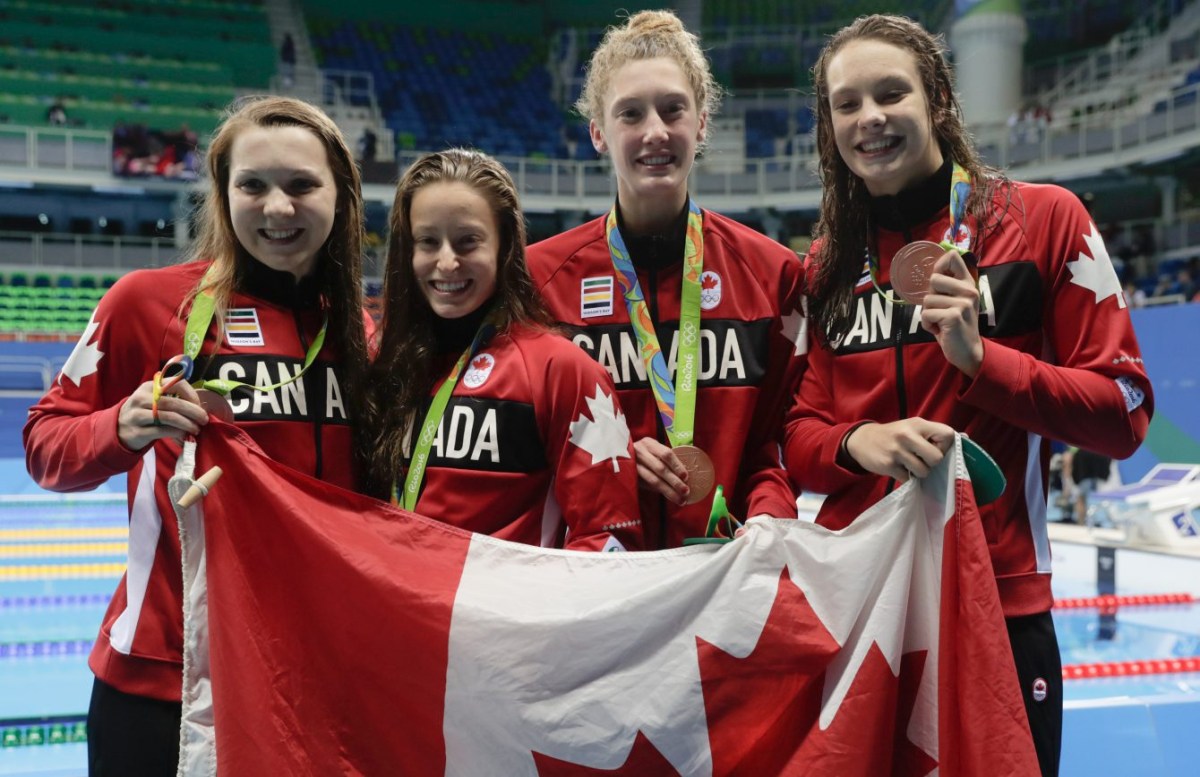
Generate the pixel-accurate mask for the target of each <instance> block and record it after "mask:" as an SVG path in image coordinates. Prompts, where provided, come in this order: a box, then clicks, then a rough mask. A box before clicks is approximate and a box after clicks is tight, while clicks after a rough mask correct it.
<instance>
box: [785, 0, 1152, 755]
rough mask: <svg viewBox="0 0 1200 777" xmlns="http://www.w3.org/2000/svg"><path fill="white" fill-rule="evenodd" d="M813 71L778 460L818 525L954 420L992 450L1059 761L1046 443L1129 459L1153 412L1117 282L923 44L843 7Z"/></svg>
mask: <svg viewBox="0 0 1200 777" xmlns="http://www.w3.org/2000/svg"><path fill="white" fill-rule="evenodd" d="M813 81H814V84H815V86H816V92H817V99H816V108H817V146H818V149H819V151H820V170H821V177H822V184H823V190H822V205H821V220H820V222H819V223H818V225H817V229H816V236H815V237H816V240H815V241H814V243H813V246H812V249H811V251H810V253H809V255H808V259H807V267H808V278H809V313H810V316H811V318H812V321H813V341H814V342H813V346H812V347H811V348H810V351H809V365H808V371H807V372H806V373H805V375H804V379H803V381H802V382H801V385H800V391H799V395H798V397H797V400H796V404H795V405H794V406H793V408H792V410H791V412H790V413H789V416H788V420H787V428H786V441H785V449H784V460H785V463H786V465H787V468H788V473H789V475H790V476H791V478H792V481H793V483H795V485H796V486H797V487H798V488H801V489H804V490H808V491H812V492H816V493H822V494H828V496H827V497H826V499H825V501H824V503H823V505H822V507H821V510H820V513H819V514H818V516H817V521H818V522H819V523H821V524H823V525H825V526H828V527H830V528H833V529H840V528H843V527H844V526H846V525H847V524H848V523H850V522H851V521H852V520H853V519H854V518H855V517H856V516H858V515H859V514H860V513H862V512H863V511H864V510H865V509H866V508H867V507H869V506H870V505H872V504H874V503H875V502H877V501H879V500H880V499H882V498H883V497H884V496H886V495H887V494H888V493H889V492H891V491H892V490H893V489H895V488H896V487H897V485H898V484H900V483H903V482H905V481H907V480H908V479H909V478H911V477H925V476H926V475H928V474H929V472H930V470H931V469H932V468H933V467H934V466H936V465H937V464H938V462H939V461H941V459H942V457H943V455H944V452H945V451H946V450H947V449H948V448H949V446H950V445H952V444H953V443H954V439H955V438H954V435H955V432H961V433H964V434H965V435H967V436H969V437H970V438H971V440H973V441H974V442H976V443H978V444H979V445H980V446H981V447H982V448H983V449H984V450H986V451H987V452H988V453H990V454H991V456H992V457H993V458H994V459H995V460H996V462H997V463H998V464H999V466H1000V468H1001V470H1002V471H1003V473H1004V475H1005V478H1006V479H1007V487H1006V488H1005V490H1004V491H1003V493H1001V494H1000V496H999V497H998V498H996V499H995V500H994V501H992V502H991V503H990V504H985V505H981V506H980V515H981V517H982V519H983V526H984V531H985V533H986V534H987V537H988V543H989V549H990V551H991V558H992V567H993V569H994V571H995V574H996V579H997V584H998V587H999V592H1000V602H1001V606H1002V608H1003V611H1004V615H1005V618H1006V621H1007V626H1008V633H1009V639H1010V642H1011V644H1012V648H1013V654H1014V659H1015V662H1016V668H1017V677H1018V678H1019V680H1020V684H1021V688H1020V690H1021V693H1022V696H1023V698H1024V701H1025V708H1026V711H1027V713H1028V717H1029V722H1030V727H1031V729H1032V732H1033V739H1034V745H1035V747H1036V749H1037V754H1038V759H1039V761H1040V763H1041V767H1042V772H1043V773H1044V774H1046V775H1053V774H1057V772H1058V758H1059V749H1060V741H1061V729H1062V672H1061V660H1060V657H1059V652H1058V644H1057V639H1056V637H1055V633H1054V623H1053V621H1052V620H1051V618H1050V607H1051V604H1052V603H1053V596H1052V593H1051V589H1050V547H1049V541H1048V539H1047V537H1046V494H1047V485H1046V483H1047V477H1048V469H1049V459H1050V449H1049V441H1050V440H1063V441H1066V442H1068V443H1071V444H1076V445H1083V446H1086V447H1089V448H1093V449H1095V450H1099V451H1103V452H1106V453H1107V454H1109V455H1112V456H1115V457H1125V456H1128V455H1130V454H1131V453H1133V451H1134V450H1135V449H1136V448H1137V446H1138V444H1139V443H1140V442H1141V440H1142V439H1143V438H1144V436H1145V434H1146V429H1147V427H1148V425H1149V422H1150V415H1151V411H1152V404H1153V401H1152V397H1151V393H1150V383H1149V380H1148V379H1147V377H1146V372H1145V370H1144V368H1143V366H1142V359H1141V355H1140V353H1139V350H1138V344H1137V339H1136V338H1135V337H1134V332H1133V327H1132V325H1131V323H1130V320H1129V313H1128V311H1127V310H1126V309H1125V300H1124V298H1123V297H1122V295H1121V287H1120V284H1119V283H1118V281H1117V275H1116V273H1115V272H1114V270H1113V267H1112V264H1111V262H1110V260H1109V257H1108V253H1107V251H1106V250H1105V248H1104V241H1103V240H1102V239H1101V237H1100V234H1099V231H1098V230H1097V229H1096V226H1095V224H1093V223H1092V221H1091V219H1090V218H1089V216H1088V213H1087V211H1086V209H1085V208H1084V207H1083V205H1082V203H1081V202H1080V201H1079V200H1078V199H1077V198H1076V197H1075V196H1074V195H1073V194H1071V193H1070V192H1068V191H1067V190H1065V189H1062V188H1060V187H1058V186H1052V185H1034V184H1027V183H1022V182H1019V181H1011V180H1008V179H1006V178H1005V177H1003V176H1002V175H1000V174H999V173H997V172H996V171H995V170H992V169H990V168H988V167H987V166H985V165H984V164H983V163H982V162H981V161H980V159H979V156H978V154H977V153H976V151H975V149H974V147H973V145H972V143H971V140H970V138H969V137H968V136H967V133H966V130H965V128H964V126H963V121H962V112H961V110H960V108H959V104H958V101H957V99H956V98H955V96H954V82H953V73H952V71H951V69H950V66H949V64H948V62H947V61H946V58H945V52H944V46H943V42H942V40H941V38H940V37H938V36H934V35H931V34H930V33H929V32H927V31H926V30H924V29H923V28H922V27H921V26H920V25H919V24H916V23H915V22H912V21H910V20H908V19H905V18H902V17H896V16H879V15H877V16H867V17H862V18H860V19H858V20H856V21H855V22H854V23H853V24H851V25H849V26H848V27H845V28H843V29H842V30H841V31H839V32H838V33H837V34H835V35H834V36H833V37H832V38H831V39H830V41H829V43H828V44H827V45H826V47H825V49H824V51H822V53H821V55H820V57H819V58H818V60H817V64H816V67H815V68H814V71H813ZM881 561H885V560H883V559H871V560H865V561H864V563H867V564H870V563H879V562H881ZM983 735H984V736H986V734H983Z"/></svg>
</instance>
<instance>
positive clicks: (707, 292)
mask: <svg viewBox="0 0 1200 777" xmlns="http://www.w3.org/2000/svg"><path fill="white" fill-rule="evenodd" d="M719 304H721V276H720V275H717V274H716V273H715V272H713V271H712V270H705V271H704V272H703V273H701V275H700V309H701V310H712V309H713V308H715V307H716V306H717V305H719Z"/></svg>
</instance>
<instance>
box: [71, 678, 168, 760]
mask: <svg viewBox="0 0 1200 777" xmlns="http://www.w3.org/2000/svg"><path fill="white" fill-rule="evenodd" d="M182 708H183V705H182V704H180V702H177V701H176V702H170V701H159V700H158V699H150V698H147V697H145V696H133V695H132V694H128V693H122V692H121V691H118V690H117V689H116V688H113V687H112V686H111V685H108V684H107V683H104V682H101V681H100V680H96V681H95V682H94V683H93V684H92V702H91V705H90V706H89V707H88V721H87V728H88V740H87V742H88V775H89V776H90V777H160V776H161V777H174V775H175V772H176V771H177V769H178V766H179V719H180V717H181V713H182Z"/></svg>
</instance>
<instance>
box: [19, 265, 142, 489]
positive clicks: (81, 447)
mask: <svg viewBox="0 0 1200 777" xmlns="http://www.w3.org/2000/svg"><path fill="white" fill-rule="evenodd" d="M127 278H128V276H127ZM131 285H132V284H131V282H130V281H128V280H127V279H122V281H120V282H118V283H117V284H116V285H114V286H113V287H112V288H111V289H110V290H109V291H108V292H107V293H105V295H104V297H103V298H102V299H101V300H100V303H99V305H97V307H96V310H95V312H94V313H93V314H92V319H91V321H90V322H89V323H88V325H87V327H86V329H84V332H83V334H82V335H81V336H80V339H79V343H78V344H77V345H76V346H75V349H74V350H73V351H72V352H71V355H70V357H68V359H67V361H66V363H65V364H64V365H63V368H62V371H61V372H60V373H59V374H58V376H57V377H56V378H55V381H54V383H53V385H51V387H50V389H49V391H47V392H46V394H45V396H43V397H42V398H41V399H40V400H39V401H38V402H37V404H35V405H34V406H33V407H32V408H30V410H29V417H28V419H27V420H26V422H25V429H24V432H23V437H24V441H25V465H26V467H27V468H28V470H29V474H30V475H31V476H32V477H33V479H34V480H35V481H36V482H37V483H38V485H40V486H41V487H43V488H47V489H50V490H53V491H85V490H88V489H92V488H95V487H96V486H98V485H100V484H101V483H103V482H104V481H106V480H108V478H110V477H112V476H113V475H118V474H120V473H123V472H128V471H129V470H130V469H132V468H133V466H134V465H135V464H137V462H138V461H139V460H140V459H141V457H142V453H143V452H142V451H131V450H129V449H127V448H126V447H125V446H124V445H122V444H121V441H120V440H119V439H118V437H117V415H118V413H119V412H120V409H121V405H122V404H123V403H124V402H125V399H126V398H127V397H128V396H129V395H130V394H131V393H133V391H134V390H135V389H136V388H137V387H138V386H139V385H141V384H142V383H143V382H144V381H146V380H149V379H150V377H151V376H153V374H154V371H155V370H156V369H157V368H158V354H157V348H158V347H159V344H160V343H161V341H162V335H163V332H162V329H161V328H159V329H158V331H157V332H152V328H147V327H146V326H145V321H144V318H143V316H142V315H141V314H140V313H139V312H138V309H139V307H141V308H143V309H144V308H145V307H149V305H147V303H146V301H145V300H139V299H138V296H139V295H138V293H137V292H136V291H134V290H132V289H131V288H130V286H131ZM147 351H148V352H149V355H148V354H147Z"/></svg>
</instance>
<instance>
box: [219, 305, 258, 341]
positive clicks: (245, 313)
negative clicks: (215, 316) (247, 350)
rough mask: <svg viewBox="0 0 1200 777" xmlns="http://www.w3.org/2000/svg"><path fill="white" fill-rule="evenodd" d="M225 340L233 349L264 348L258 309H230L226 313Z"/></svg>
mask: <svg viewBox="0 0 1200 777" xmlns="http://www.w3.org/2000/svg"><path fill="white" fill-rule="evenodd" d="M225 339H226V340H227V341H228V342H229V345H230V346H233V347H238V346H240V347H243V348H244V347H247V346H263V345H266V343H265V342H263V334H262V327H261V326H259V324H258V308H230V309H229V310H227V311H225Z"/></svg>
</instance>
